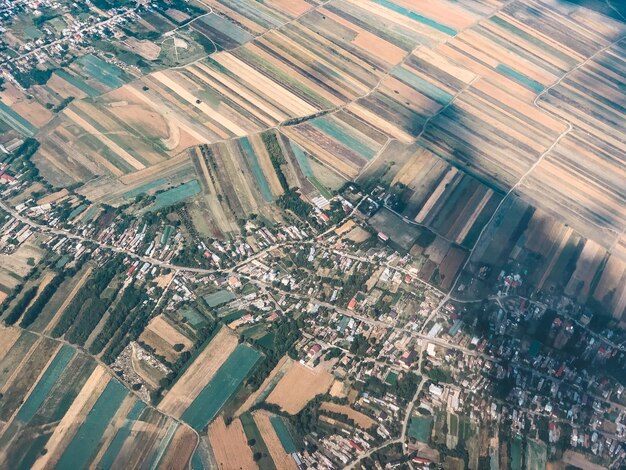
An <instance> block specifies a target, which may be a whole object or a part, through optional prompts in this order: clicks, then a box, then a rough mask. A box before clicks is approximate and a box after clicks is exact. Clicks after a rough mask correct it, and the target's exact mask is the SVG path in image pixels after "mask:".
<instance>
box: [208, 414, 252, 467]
mask: <svg viewBox="0 0 626 470" xmlns="http://www.w3.org/2000/svg"><path fill="white" fill-rule="evenodd" d="M208 437H209V444H210V445H211V449H212V450H213V454H214V455H215V460H217V464H218V466H219V468H244V469H255V468H258V466H257V465H256V463H254V460H253V459H252V450H250V447H249V446H248V443H247V439H246V435H245V434H244V432H243V426H242V425H241V421H240V420H239V419H235V420H233V422H232V423H231V424H230V425H229V426H226V424H225V423H224V418H222V417H221V416H218V417H217V419H216V420H215V421H213V423H211V425H210V426H209V432H208Z"/></svg>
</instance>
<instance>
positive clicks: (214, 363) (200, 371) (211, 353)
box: [158, 327, 238, 418]
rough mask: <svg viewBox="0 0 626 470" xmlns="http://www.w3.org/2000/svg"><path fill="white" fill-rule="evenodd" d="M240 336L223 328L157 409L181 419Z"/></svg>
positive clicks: (232, 350) (231, 351)
mask: <svg viewBox="0 0 626 470" xmlns="http://www.w3.org/2000/svg"><path fill="white" fill-rule="evenodd" d="M237 344H238V339H237V336H236V335H235V334H234V333H232V331H231V330H230V329H229V328H226V327H222V328H221V329H220V330H219V331H218V332H217V333H216V334H215V336H214V337H213V338H212V339H211V341H210V342H209V344H208V345H206V346H205V347H204V349H202V351H201V352H200V353H199V354H198V356H197V357H196V358H195V360H194V361H193V362H192V363H191V365H190V366H189V367H188V368H187V370H185V372H184V373H183V374H182V376H181V377H180V378H179V379H178V380H177V381H176V383H175V384H174V385H173V386H172V388H171V389H170V390H169V391H168V392H167V394H166V395H165V398H163V400H161V402H160V403H159V406H158V408H159V409H160V410H162V411H163V412H164V413H167V414H168V415H170V416H175V417H177V418H180V417H181V416H182V415H183V413H184V412H185V411H186V410H187V409H188V408H189V406H190V405H191V404H192V403H193V402H194V400H195V399H196V398H197V397H198V395H199V394H200V393H201V392H202V390H203V389H204V388H205V387H206V386H207V384H209V383H210V382H211V380H212V379H213V377H214V376H215V375H216V373H217V371H218V370H219V369H220V367H221V366H222V365H223V364H224V363H225V362H226V360H227V359H228V358H229V357H230V355H231V354H232V353H233V352H234V351H235V349H236V348H237Z"/></svg>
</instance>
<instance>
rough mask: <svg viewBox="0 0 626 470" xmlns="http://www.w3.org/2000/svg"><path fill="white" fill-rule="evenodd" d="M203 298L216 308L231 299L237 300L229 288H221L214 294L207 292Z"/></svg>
mask: <svg viewBox="0 0 626 470" xmlns="http://www.w3.org/2000/svg"><path fill="white" fill-rule="evenodd" d="M202 298H203V299H204V301H205V302H206V304H207V305H208V306H209V307H211V308H214V307H218V306H220V305H223V304H225V303H228V302H230V301H231V300H235V294H233V293H232V292H231V291H229V290H220V291H217V292H213V293H212V294H207V295H205V296H204V297H202Z"/></svg>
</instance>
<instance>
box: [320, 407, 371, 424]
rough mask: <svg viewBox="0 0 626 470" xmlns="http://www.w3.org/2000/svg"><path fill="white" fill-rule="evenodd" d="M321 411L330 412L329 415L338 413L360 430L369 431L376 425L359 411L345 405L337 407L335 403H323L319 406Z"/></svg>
mask: <svg viewBox="0 0 626 470" xmlns="http://www.w3.org/2000/svg"><path fill="white" fill-rule="evenodd" d="M320 409H321V410H322V411H330V412H331V413H339V414H342V415H346V416H347V417H348V418H349V419H351V420H352V421H354V424H356V425H357V426H358V427H360V428H361V429H366V430H367V429H369V428H371V427H372V426H374V425H375V424H376V421H374V420H373V419H372V418H370V417H369V416H367V415H364V414H363V413H361V412H360V411H356V410H353V409H352V408H350V407H349V406H347V405H338V404H337V403H331V402H324V403H322V406H320Z"/></svg>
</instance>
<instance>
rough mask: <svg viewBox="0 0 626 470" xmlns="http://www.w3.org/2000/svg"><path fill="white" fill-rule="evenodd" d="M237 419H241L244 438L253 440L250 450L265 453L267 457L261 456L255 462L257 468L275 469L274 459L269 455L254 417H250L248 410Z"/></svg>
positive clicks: (264, 469)
mask: <svg viewBox="0 0 626 470" xmlns="http://www.w3.org/2000/svg"><path fill="white" fill-rule="evenodd" d="M239 419H240V420H241V425H242V426H243V432H244V433H245V435H246V439H248V441H252V440H254V445H253V446H250V447H251V448H252V452H259V453H261V454H264V455H267V457H263V458H262V459H261V460H259V461H258V462H257V464H258V466H259V470H276V466H275V465H274V461H273V460H272V458H271V457H270V456H269V450H268V449H267V444H265V441H264V440H263V436H262V435H261V432H260V431H259V428H258V426H257V425H256V423H255V422H254V418H253V417H252V415H251V414H250V413H249V412H248V413H244V414H242V415H241V416H240V417H239Z"/></svg>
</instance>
